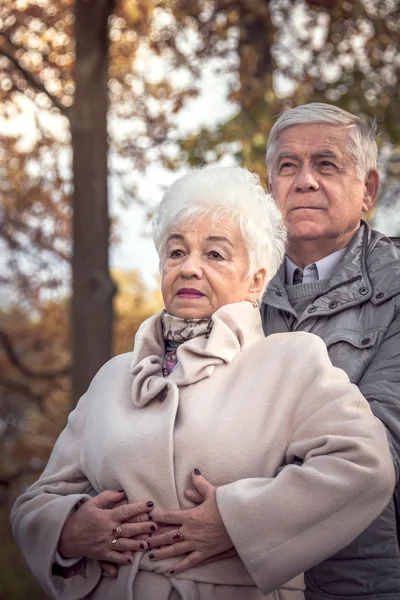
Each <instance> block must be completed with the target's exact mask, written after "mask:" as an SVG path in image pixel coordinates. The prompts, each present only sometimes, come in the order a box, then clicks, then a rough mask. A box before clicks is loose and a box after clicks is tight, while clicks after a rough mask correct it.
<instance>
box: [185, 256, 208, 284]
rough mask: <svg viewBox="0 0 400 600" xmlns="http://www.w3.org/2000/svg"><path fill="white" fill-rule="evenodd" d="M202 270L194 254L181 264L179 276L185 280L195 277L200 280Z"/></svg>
mask: <svg viewBox="0 0 400 600" xmlns="http://www.w3.org/2000/svg"><path fill="white" fill-rule="evenodd" d="M202 274H203V270H202V267H201V260H200V258H199V257H196V256H195V255H194V254H189V255H188V256H187V257H186V258H185V260H184V261H183V262H182V264H181V275H182V277H185V278H190V277H196V279H201V277H202Z"/></svg>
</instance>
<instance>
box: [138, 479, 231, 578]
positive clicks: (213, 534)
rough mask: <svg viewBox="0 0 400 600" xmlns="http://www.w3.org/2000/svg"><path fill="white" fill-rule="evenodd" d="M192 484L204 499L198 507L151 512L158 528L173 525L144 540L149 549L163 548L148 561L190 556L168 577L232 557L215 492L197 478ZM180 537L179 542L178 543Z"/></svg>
mask: <svg viewBox="0 0 400 600" xmlns="http://www.w3.org/2000/svg"><path fill="white" fill-rule="evenodd" d="M196 471H197V469H196ZM192 480H193V485H194V487H195V489H196V490H197V491H198V493H199V494H200V495H199V496H198V498H200V497H203V498H204V501H203V502H202V503H201V504H199V506H196V507H194V508H189V509H188V510H174V511H168V510H167V511H161V510H153V511H152V516H153V519H154V521H156V522H157V523H159V524H161V523H164V524H166V525H175V527H168V528H163V529H162V531H159V533H158V534H156V535H153V536H152V537H151V538H150V539H148V540H147V542H148V546H149V548H157V547H158V546H164V547H162V548H160V549H159V550H154V552H151V553H150V554H149V558H150V559H151V560H154V561H156V560H162V559H165V558H171V557H174V556H176V555H177V554H186V553H189V555H188V556H187V557H186V558H184V560H182V561H181V562H178V563H176V564H175V565H173V567H172V569H171V570H170V572H171V574H174V573H175V574H178V573H182V572H183V571H185V570H186V569H189V568H190V567H194V566H195V565H198V564H199V563H202V562H204V561H206V560H207V559H210V558H211V557H216V556H218V555H220V558H226V557H227V556H233V555H234V554H235V550H234V549H233V544H232V541H231V539H230V537H229V535H228V532H227V531H226V529H225V526H224V524H223V521H222V519H221V515H220V514H219V510H218V506H217V500H216V490H217V488H216V487H215V486H213V485H212V484H211V483H209V482H208V481H207V480H206V479H205V478H204V477H203V476H202V475H200V474H197V475H196V474H195V473H193V474H192ZM193 497H195V495H194V494H193ZM179 536H181V537H182V540H179ZM227 551H228V552H227ZM217 560H218V559H217ZM208 562H211V561H208Z"/></svg>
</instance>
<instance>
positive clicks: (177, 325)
mask: <svg viewBox="0 0 400 600" xmlns="http://www.w3.org/2000/svg"><path fill="white" fill-rule="evenodd" d="M161 323H162V328H163V334H164V341H165V358H164V366H163V374H164V377H168V375H170V374H171V373H172V371H173V370H174V369H175V367H176V365H177V364H178V358H177V355H176V351H177V349H178V348H179V346H180V345H181V344H183V342H187V341H188V340H192V339H193V338H195V337H205V338H208V337H209V335H210V332H211V329H212V325H213V323H212V320H211V318H207V319H181V318H180V317H174V316H173V315H169V314H168V313H167V312H166V311H164V312H163V313H162V314H161Z"/></svg>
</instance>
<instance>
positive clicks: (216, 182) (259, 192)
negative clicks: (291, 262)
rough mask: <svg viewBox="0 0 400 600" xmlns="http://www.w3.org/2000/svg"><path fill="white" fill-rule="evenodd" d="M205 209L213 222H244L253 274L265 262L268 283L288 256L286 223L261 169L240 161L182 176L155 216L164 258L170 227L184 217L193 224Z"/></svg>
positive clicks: (241, 227) (158, 245)
mask: <svg viewBox="0 0 400 600" xmlns="http://www.w3.org/2000/svg"><path fill="white" fill-rule="evenodd" d="M205 215H207V216H209V217H210V218H211V219H212V221H213V222H215V221H216V220H217V219H218V220H219V219H223V220H224V221H228V222H229V221H230V222H234V223H236V224H237V225H238V226H239V230H240V232H241V234H242V236H243V241H244V243H245V246H246V249H247V254H248V261H249V271H248V273H249V275H254V274H255V273H256V272H257V271H258V270H259V269H261V268H262V267H265V268H266V270H267V281H266V283H265V285H266V284H267V282H268V281H270V279H272V277H273V276H274V275H275V273H276V272H277V270H278V268H279V266H280V264H281V263H282V261H283V257H284V254H285V243H286V229H285V225H284V222H283V218H282V216H281V213H280V211H279V209H278V207H277V205H276V204H275V201H274V200H273V198H272V196H271V195H270V194H268V192H266V191H265V190H264V188H263V187H262V185H261V183H260V179H259V177H258V175H256V174H255V173H251V172H250V171H248V170H247V169H244V168H241V167H219V166H217V167H205V168H202V169H193V170H192V171H190V172H189V173H188V174H187V175H185V176H183V177H181V178H180V179H177V180H176V181H175V182H174V183H173V184H172V185H171V187H170V188H169V189H168V190H167V191H166V193H165V194H164V197H163V199H162V200H161V204H160V206H159V207H158V210H157V212H156V214H155V217H154V220H153V239H154V242H155V246H156V249H157V252H158V255H159V257H160V260H161V257H162V252H163V247H164V243H165V241H166V238H167V236H168V234H169V232H170V231H171V230H172V229H173V228H174V227H176V226H177V225H180V224H184V223H187V224H188V226H189V227H194V226H195V221H196V219H198V218H199V217H203V216H205ZM160 264H161V263H160ZM264 289H265V288H264ZM262 291H264V290H262ZM260 295H261V294H260Z"/></svg>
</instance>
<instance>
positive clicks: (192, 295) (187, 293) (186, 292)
mask: <svg viewBox="0 0 400 600" xmlns="http://www.w3.org/2000/svg"><path fill="white" fill-rule="evenodd" d="M177 296H178V298H184V299H185V300H193V299H196V298H201V297H202V296H204V294H202V293H201V292H199V290H195V289H193V288H182V289H180V290H179V291H178V293H177Z"/></svg>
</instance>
